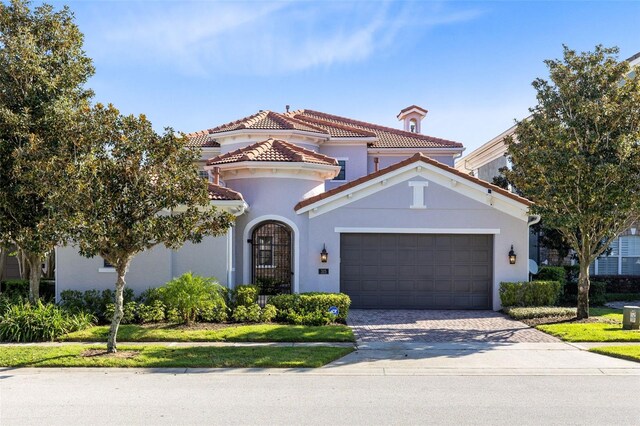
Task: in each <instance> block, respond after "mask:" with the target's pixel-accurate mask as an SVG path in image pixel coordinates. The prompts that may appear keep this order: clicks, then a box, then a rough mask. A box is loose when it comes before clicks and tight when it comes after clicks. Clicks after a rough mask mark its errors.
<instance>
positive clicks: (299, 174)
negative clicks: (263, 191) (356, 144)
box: [204, 161, 340, 181]
mask: <svg viewBox="0 0 640 426" xmlns="http://www.w3.org/2000/svg"><path fill="white" fill-rule="evenodd" d="M214 167H218V168H220V176H221V177H222V179H223V180H225V181H226V180H232V179H241V178H270V177H273V178H286V179H306V180H316V181H324V180H326V179H331V178H333V177H334V176H336V175H337V174H338V173H340V166H334V165H329V164H315V163H301V162H282V161H241V162H237V163H223V164H216V165H210V166H205V167H204V169H205V170H212V169H213V168H214Z"/></svg>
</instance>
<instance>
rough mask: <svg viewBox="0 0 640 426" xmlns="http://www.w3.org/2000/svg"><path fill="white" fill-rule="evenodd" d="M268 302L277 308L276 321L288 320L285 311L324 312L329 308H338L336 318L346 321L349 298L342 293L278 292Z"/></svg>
mask: <svg viewBox="0 0 640 426" xmlns="http://www.w3.org/2000/svg"><path fill="white" fill-rule="evenodd" d="M269 304H271V305H273V306H275V307H276V309H277V310H278V317H277V318H278V321H287V322H289V321H290V318H288V317H287V313H289V312H291V313H294V314H296V315H309V314H313V315H316V314H324V313H328V312H329V308H331V307H332V306H335V307H337V308H338V315H337V316H336V320H337V321H339V322H342V323H345V322H346V321H347V315H348V314H349V306H350V305H351V299H350V298H349V296H347V295H346V294H343V293H302V294H279V295H277V296H273V297H271V298H269Z"/></svg>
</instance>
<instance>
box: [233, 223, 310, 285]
mask: <svg viewBox="0 0 640 426" xmlns="http://www.w3.org/2000/svg"><path fill="white" fill-rule="evenodd" d="M267 220H277V221H279V222H282V223H285V224H287V225H288V226H289V227H290V228H291V230H292V231H293V292H294V293H299V292H300V230H299V229H298V226H297V225H296V224H295V223H293V222H292V221H291V220H290V219H287V218H286V217H284V216H278V215H275V214H268V215H264V216H260V217H257V218H255V219H253V220H252V221H250V222H249V223H247V224H246V225H245V227H244V230H243V232H242V277H243V282H245V283H249V282H251V247H250V244H249V243H248V242H247V240H248V239H249V234H250V233H251V232H252V231H253V228H255V226H256V225H257V224H259V223H260V222H264V221H267Z"/></svg>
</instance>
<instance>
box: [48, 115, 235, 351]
mask: <svg viewBox="0 0 640 426" xmlns="http://www.w3.org/2000/svg"><path fill="white" fill-rule="evenodd" d="M185 143H186V138H184V137H183V136H176V134H175V133H174V132H173V130H172V129H170V128H168V129H166V130H165V132H164V134H162V135H158V134H157V133H156V132H154V130H153V129H152V127H151V123H150V122H149V121H148V120H147V119H146V118H145V117H144V116H143V115H141V116H139V117H135V116H122V115H120V113H119V112H118V110H117V109H115V108H114V107H112V106H108V107H104V106H102V105H97V106H96V107H94V108H92V109H90V110H87V111H86V112H85V117H84V120H83V129H82V136H81V138H80V139H79V140H78V141H77V142H76V143H75V144H74V145H73V146H70V147H69V148H68V149H67V153H68V155H69V157H70V158H68V159H67V160H63V163H65V164H68V166H67V167H66V168H65V169H64V170H61V169H59V168H58V167H57V163H58V161H57V160H56V159H52V160H51V161H49V162H48V166H47V168H48V170H49V172H50V173H52V174H54V175H56V176H57V179H56V180H58V181H62V182H66V183H67V184H66V185H64V188H65V190H64V191H59V190H58V191H56V190H55V189H52V192H51V194H52V195H51V199H50V202H51V203H52V205H56V206H65V208H64V209H61V210H60V211H59V212H60V213H59V215H61V216H65V217H67V218H69V219H68V220H70V221H71V222H72V226H71V229H72V233H71V235H72V237H71V238H72V240H73V241H74V242H75V243H76V244H77V246H78V248H79V251H80V254H82V255H84V256H87V257H93V256H102V258H104V259H105V260H106V261H107V262H109V263H110V264H111V265H113V266H114V268H115V270H116V273H117V281H116V284H115V288H116V292H115V313H114V315H113V319H112V322H111V328H110V330H109V340H108V343H107V351H108V352H116V336H117V332H118V327H119V325H120V320H121V319H122V316H123V290H124V286H125V276H126V273H127V270H128V269H129V265H130V263H131V260H132V259H133V258H134V257H135V256H136V255H137V254H139V253H141V252H143V251H144V250H148V249H150V248H152V247H154V246H156V245H158V244H164V245H165V246H166V247H168V248H171V249H177V248H179V247H180V246H181V245H182V244H184V243H185V242H186V241H193V242H196V243H197V242H200V241H201V240H202V238H203V237H204V236H206V235H213V236H218V235H222V234H224V233H225V232H226V231H227V229H228V228H229V226H231V223H232V220H233V216H232V215H230V214H227V213H219V212H217V211H216V210H215V209H214V208H213V207H210V205H209V203H210V201H209V194H208V183H207V182H206V181H204V180H203V179H202V178H200V177H199V176H198V171H197V166H196V161H197V160H198V159H199V153H198V152H197V151H195V150H191V149H187V148H186V147H185ZM74 159H75V160H74Z"/></svg>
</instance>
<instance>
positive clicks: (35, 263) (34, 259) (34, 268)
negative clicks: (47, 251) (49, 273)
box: [26, 253, 42, 303]
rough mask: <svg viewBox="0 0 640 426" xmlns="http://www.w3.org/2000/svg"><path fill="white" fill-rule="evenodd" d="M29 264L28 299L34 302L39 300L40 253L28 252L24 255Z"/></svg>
mask: <svg viewBox="0 0 640 426" xmlns="http://www.w3.org/2000/svg"><path fill="white" fill-rule="evenodd" d="M26 259H27V263H28V264H29V301H30V302H31V303H35V302H37V301H38V300H40V278H41V277H42V258H41V257H40V255H37V254H33V253H29V254H28V255H27V256H26Z"/></svg>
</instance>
